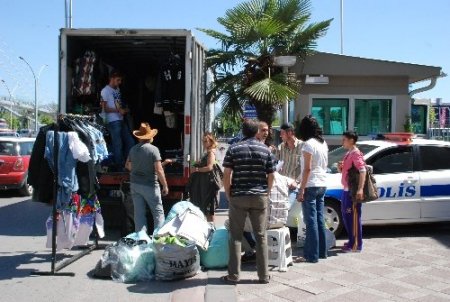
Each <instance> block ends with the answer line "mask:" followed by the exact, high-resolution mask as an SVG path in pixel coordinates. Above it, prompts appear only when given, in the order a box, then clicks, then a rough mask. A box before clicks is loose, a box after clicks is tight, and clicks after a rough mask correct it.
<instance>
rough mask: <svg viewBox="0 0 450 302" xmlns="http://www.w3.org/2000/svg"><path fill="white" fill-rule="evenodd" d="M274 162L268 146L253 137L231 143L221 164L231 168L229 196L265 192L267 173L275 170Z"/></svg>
mask: <svg viewBox="0 0 450 302" xmlns="http://www.w3.org/2000/svg"><path fill="white" fill-rule="evenodd" d="M274 162H275V160H274V158H273V156H272V154H271V152H270V150H269V148H267V146H266V145H264V144H263V143H261V142H259V141H258V140H256V139H255V138H250V139H245V140H243V141H241V142H238V143H236V144H233V145H231V146H230V147H229V148H228V151H227V153H226V155H225V158H224V160H223V166H224V167H225V168H229V169H231V170H233V175H232V179H231V196H233V197H235V196H248V195H264V194H267V193H268V190H267V189H268V182H267V174H271V173H273V172H274V171H275V164H274Z"/></svg>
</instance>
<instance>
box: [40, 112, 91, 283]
mask: <svg viewBox="0 0 450 302" xmlns="http://www.w3.org/2000/svg"><path fill="white" fill-rule="evenodd" d="M64 118H69V119H80V120H89V121H91V122H94V123H95V116H87V115H78V114H59V115H58V121H57V122H56V123H55V129H54V130H53V131H54V137H55V139H54V140H53V166H54V167H53V168H54V175H53V196H54V199H55V200H54V201H53V205H52V219H53V220H52V224H53V226H52V257H51V268H50V271H33V272H31V275H37V276H70V277H74V276H75V273H73V272H59V271H60V270H62V269H63V268H65V267H66V266H68V265H70V264H72V263H74V262H75V261H77V260H79V259H81V258H82V257H84V256H86V255H87V254H90V253H91V252H92V251H93V250H96V249H98V248H99V244H98V232H97V227H96V224H95V220H94V226H93V227H94V229H93V232H94V236H95V238H94V244H92V245H90V246H88V247H87V248H86V249H83V250H82V251H81V252H79V253H78V254H75V255H73V256H72V257H70V258H68V259H66V260H64V261H63V262H62V263H60V264H59V265H56V228H57V225H56V223H57V217H58V209H57V208H56V204H57V202H56V196H58V155H59V140H58V139H57V137H58V133H59V122H60V121H61V120H63V119H64Z"/></svg>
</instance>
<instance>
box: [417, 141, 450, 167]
mask: <svg viewBox="0 0 450 302" xmlns="http://www.w3.org/2000/svg"><path fill="white" fill-rule="evenodd" d="M420 160H421V161H422V170H423V171H430V170H447V169H448V170H450V147H444V146H420Z"/></svg>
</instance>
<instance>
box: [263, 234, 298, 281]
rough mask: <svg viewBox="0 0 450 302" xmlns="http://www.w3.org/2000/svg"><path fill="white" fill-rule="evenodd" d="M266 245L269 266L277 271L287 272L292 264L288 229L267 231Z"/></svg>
mask: <svg viewBox="0 0 450 302" xmlns="http://www.w3.org/2000/svg"><path fill="white" fill-rule="evenodd" d="M267 245H268V252H269V266H276V267H278V271H280V272H287V270H288V265H291V264H293V260H292V248H291V235H290V232H289V228H287V227H282V228H280V229H270V230H267Z"/></svg>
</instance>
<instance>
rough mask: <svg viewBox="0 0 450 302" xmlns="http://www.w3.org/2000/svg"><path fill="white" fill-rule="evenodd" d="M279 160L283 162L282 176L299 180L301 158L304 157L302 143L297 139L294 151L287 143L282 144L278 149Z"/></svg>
mask: <svg viewBox="0 0 450 302" xmlns="http://www.w3.org/2000/svg"><path fill="white" fill-rule="evenodd" d="M276 154H277V159H278V160H280V161H283V167H282V168H281V171H280V174H281V175H284V176H287V177H289V178H293V179H297V178H298V177H299V176H300V173H301V169H300V158H301V156H302V141H301V140H299V139H297V138H295V141H294V149H292V150H291V149H289V147H288V144H287V143H281V144H280V145H279V146H278V148H277V152H276Z"/></svg>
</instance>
